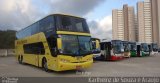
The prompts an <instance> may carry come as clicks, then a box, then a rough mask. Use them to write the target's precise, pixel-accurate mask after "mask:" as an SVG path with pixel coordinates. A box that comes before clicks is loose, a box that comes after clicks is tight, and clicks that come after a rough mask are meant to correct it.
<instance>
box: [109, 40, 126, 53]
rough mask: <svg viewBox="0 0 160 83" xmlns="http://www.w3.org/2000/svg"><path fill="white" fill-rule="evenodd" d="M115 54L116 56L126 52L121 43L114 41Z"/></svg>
mask: <svg viewBox="0 0 160 83" xmlns="http://www.w3.org/2000/svg"><path fill="white" fill-rule="evenodd" d="M112 46H113V52H114V53H116V54H119V53H122V52H124V49H123V44H122V42H121V41H112Z"/></svg>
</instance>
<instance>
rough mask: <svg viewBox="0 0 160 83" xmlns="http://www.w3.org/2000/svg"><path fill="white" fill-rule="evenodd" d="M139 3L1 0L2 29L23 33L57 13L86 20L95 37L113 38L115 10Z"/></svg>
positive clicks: (133, 0) (120, 0) (122, 0)
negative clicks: (113, 15)
mask: <svg viewBox="0 0 160 83" xmlns="http://www.w3.org/2000/svg"><path fill="white" fill-rule="evenodd" d="M138 1H140V0H0V29H1V30H7V29H12V30H20V29H22V28H24V27H26V26H28V25H30V24H32V23H33V22H35V21H38V20H39V19H41V18H43V17H45V16H47V15H49V14H54V13H65V14H71V15H76V16H80V17H84V18H86V19H87V22H88V25H89V27H90V30H91V33H92V36H93V37H98V38H101V39H102V38H103V39H104V38H105V39H111V38H112V9H121V8H122V6H123V4H129V5H130V6H135V7H136V2H138Z"/></svg>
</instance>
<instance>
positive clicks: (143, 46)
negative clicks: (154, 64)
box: [141, 43, 149, 52]
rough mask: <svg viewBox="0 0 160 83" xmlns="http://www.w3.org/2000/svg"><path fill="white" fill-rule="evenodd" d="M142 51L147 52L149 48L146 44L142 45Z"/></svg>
mask: <svg viewBox="0 0 160 83" xmlns="http://www.w3.org/2000/svg"><path fill="white" fill-rule="evenodd" d="M141 45H142V50H143V51H146V52H148V51H149V47H148V45H147V44H146V43H142V44H141Z"/></svg>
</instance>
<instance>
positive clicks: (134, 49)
mask: <svg viewBox="0 0 160 83" xmlns="http://www.w3.org/2000/svg"><path fill="white" fill-rule="evenodd" d="M129 47H130V55H131V57H136V56H137V44H136V42H129Z"/></svg>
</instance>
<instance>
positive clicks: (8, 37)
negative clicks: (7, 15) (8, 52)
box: [0, 30, 16, 49]
mask: <svg viewBox="0 0 160 83" xmlns="http://www.w3.org/2000/svg"><path fill="white" fill-rule="evenodd" d="M15 34H16V31H14V30H6V31H2V30H0V49H13V48H14V47H15V45H14V44H15V43H14V42H15V39H16V36H15Z"/></svg>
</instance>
